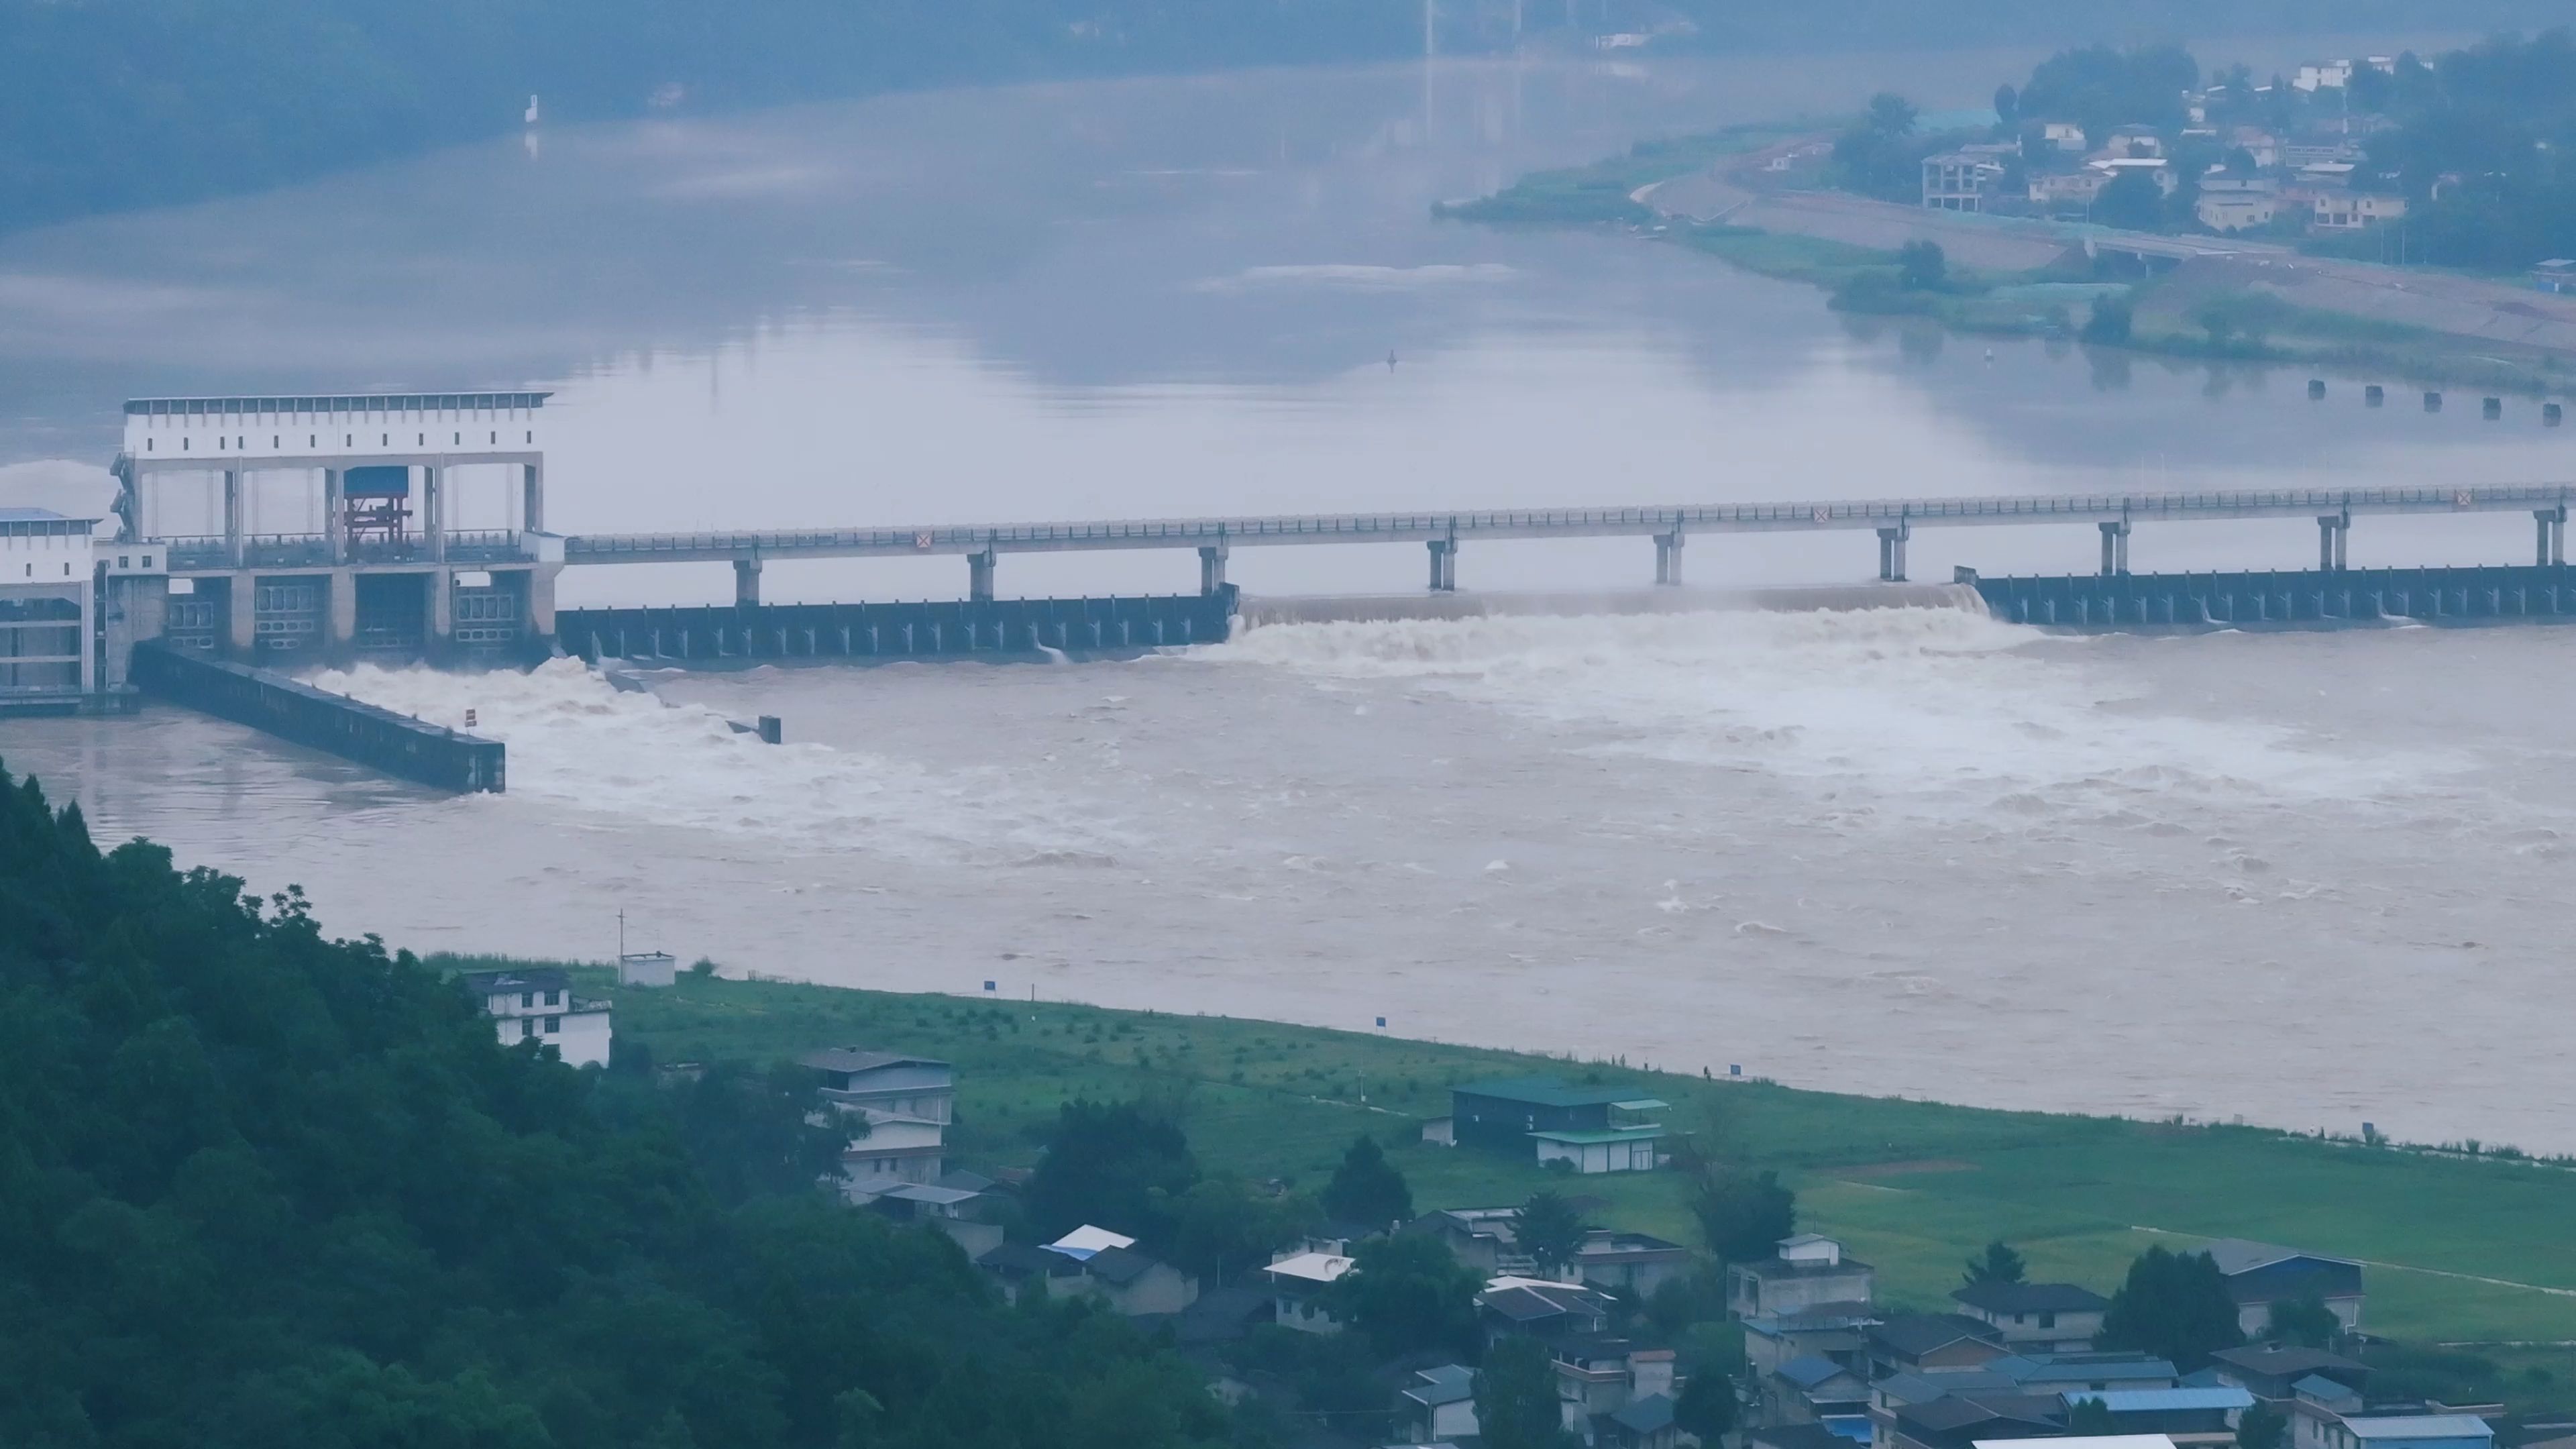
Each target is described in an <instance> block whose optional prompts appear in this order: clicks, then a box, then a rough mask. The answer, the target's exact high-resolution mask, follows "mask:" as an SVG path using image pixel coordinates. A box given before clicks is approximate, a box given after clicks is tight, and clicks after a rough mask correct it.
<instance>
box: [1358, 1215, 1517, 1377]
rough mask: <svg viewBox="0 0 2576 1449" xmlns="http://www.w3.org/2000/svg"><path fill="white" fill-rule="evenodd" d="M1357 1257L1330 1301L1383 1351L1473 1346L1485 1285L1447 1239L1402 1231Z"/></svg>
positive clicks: (1470, 1349) (1387, 1354)
mask: <svg viewBox="0 0 2576 1449" xmlns="http://www.w3.org/2000/svg"><path fill="white" fill-rule="evenodd" d="M1351 1258H1352V1263H1351V1271H1349V1272H1348V1273H1345V1274H1343V1275H1342V1276H1341V1278H1340V1279H1339V1280H1338V1281H1336V1282H1335V1283H1334V1284H1333V1285H1332V1287H1331V1289H1330V1290H1329V1293H1328V1297H1327V1301H1326V1306H1327V1307H1328V1308H1329V1309H1330V1310H1331V1311H1332V1314H1333V1316H1334V1317H1336V1318H1338V1319H1340V1320H1342V1321H1343V1322H1344V1323H1347V1324H1349V1325H1350V1326H1351V1327H1353V1328H1355V1329H1357V1330H1358V1331H1359V1332H1361V1333H1362V1334H1365V1335H1366V1336H1367V1338H1368V1342H1369V1346H1370V1347H1371V1348H1372V1349H1374V1350H1376V1351H1377V1353H1378V1354H1379V1356H1380V1357H1381V1358H1394V1357H1396V1356H1397V1355H1399V1354H1407V1353H1416V1352H1419V1351H1421V1350H1424V1349H1441V1350H1444V1351H1446V1352H1449V1353H1455V1354H1460V1355H1472V1354H1474V1352H1475V1351H1476V1293H1477V1291H1478V1290H1479V1289H1480V1288H1482V1287H1483V1286H1484V1285H1483V1283H1482V1282H1480V1281H1479V1280H1478V1279H1477V1277H1476V1275H1475V1274H1474V1273H1472V1272H1470V1271H1468V1270H1467V1269H1466V1268H1464V1267H1462V1266H1460V1265H1459V1262H1458V1259H1457V1257H1456V1256H1455V1255H1453V1254H1452V1253H1451V1252H1450V1251H1449V1247H1448V1245H1447V1244H1446V1243H1443V1242H1441V1241H1440V1240H1439V1239H1438V1238H1435V1237H1432V1236H1430V1235H1428V1234H1425V1233H1398V1234H1396V1235H1395V1236H1393V1237H1390V1238H1376V1239H1372V1240H1371V1241H1369V1242H1365V1243H1362V1244H1360V1245H1359V1248H1358V1249H1357V1250H1356V1251H1355V1252H1353V1253H1352V1254H1351Z"/></svg>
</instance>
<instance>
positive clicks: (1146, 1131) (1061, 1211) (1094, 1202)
mask: <svg viewBox="0 0 2576 1449" xmlns="http://www.w3.org/2000/svg"><path fill="white" fill-rule="evenodd" d="M1198 1180H1199V1166H1198V1159H1197V1158H1196V1157H1195V1156H1193V1155H1192V1154H1191V1152H1190V1144H1189V1139H1188V1138H1187V1137H1186V1136H1185V1135H1184V1134H1183V1133H1182V1131H1181V1129H1180V1126H1179V1124H1177V1123H1175V1122H1173V1121H1172V1120H1171V1119H1170V1118H1169V1117H1168V1116H1166V1115H1164V1114H1162V1113H1160V1112H1155V1111H1149V1110H1148V1109H1147V1108H1146V1107H1145V1105H1144V1104H1143V1103H1140V1102H1084V1101H1075V1102H1067V1103H1065V1104H1064V1105H1063V1106H1062V1107H1061V1108H1059V1109H1058V1110H1057V1113H1056V1120H1055V1123H1054V1125H1053V1127H1052V1129H1051V1130H1049V1131H1048V1133H1047V1136H1046V1156H1044V1157H1042V1158H1040V1159H1039V1160H1038V1166H1037V1170H1036V1171H1035V1172H1034V1173H1031V1174H1030V1176H1029V1185H1028V1191H1027V1193H1026V1194H1025V1196H1026V1198H1027V1201H1028V1208H1029V1226H1030V1228H1031V1230H1032V1231H1034V1232H1035V1233H1037V1235H1038V1236H1039V1237H1040V1238H1041V1239H1044V1240H1050V1241H1051V1240H1053V1239H1055V1238H1057V1237H1061V1236H1062V1235H1064V1234H1065V1233H1069V1232H1071V1231H1073V1230H1074V1229H1075V1228H1078V1227H1081V1226H1082V1225H1083V1224H1085V1223H1090V1224H1094V1225H1096V1226H1099V1227H1104V1228H1108V1229H1110V1230H1111V1231H1113V1232H1121V1233H1127V1234H1129V1235H1131V1236H1134V1237H1138V1238H1142V1239H1145V1240H1147V1241H1148V1242H1151V1243H1157V1244H1164V1245H1168V1244H1169V1243H1170V1242H1171V1240H1172V1235H1173V1232H1174V1229H1175V1228H1176V1227H1177V1225H1178V1221H1177V1219H1178V1203H1179V1199H1180V1198H1181V1196H1182V1195H1183V1194H1184V1193H1187V1192H1188V1191H1189V1190H1190V1188H1191V1187H1192V1186H1193V1185H1195V1184H1196V1183H1197V1182H1198Z"/></svg>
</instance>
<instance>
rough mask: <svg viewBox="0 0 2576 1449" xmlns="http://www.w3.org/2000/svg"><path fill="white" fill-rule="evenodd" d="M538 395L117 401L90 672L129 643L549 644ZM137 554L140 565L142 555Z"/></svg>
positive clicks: (114, 673)
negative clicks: (103, 572)
mask: <svg viewBox="0 0 2576 1449" xmlns="http://www.w3.org/2000/svg"><path fill="white" fill-rule="evenodd" d="M548 396H550V394H547V393H542V392H467V393H398V394H342V395H338V396H328V397H205V398H136V399H133V400H131V401H128V402H127V403H126V405H125V436H124V441H123V445H122V447H121V448H120V449H119V451H118V453H117V457H116V462H115V465H114V470H115V473H116V478H117V483H118V491H117V501H116V517H117V529H116V534H115V539H114V541H113V543H107V542H102V543H100V544H99V548H100V550H101V552H102V554H105V555H109V556H110V562H111V564H112V563H113V562H114V559H115V558H119V557H122V558H127V559H129V560H132V561H137V562H134V563H132V564H131V565H130V567H129V569H127V570H125V571H118V570H115V569H113V568H111V569H110V570H109V574H108V577H107V579H106V588H105V590H104V593H103V598H102V600H101V609H102V619H101V622H102V626H103V628H102V632H103V634H104V636H105V637H104V640H103V644H104V648H103V649H102V650H101V651H100V656H101V657H100V659H99V661H98V667H99V669H100V670H101V673H100V674H99V676H98V680H97V682H98V684H99V686H100V687H102V688H106V689H111V690H112V689H116V688H118V687H120V686H122V685H123V684H124V683H125V680H124V678H123V674H124V669H125V664H124V662H123V661H125V660H126V658H127V656H128V655H129V654H130V653H131V652H132V646H133V645H134V644H135V643H137V642H140V641H143V640H149V639H159V640H161V641H163V642H164V643H165V644H166V645H168V646H169V647H171V648H173V649H177V650H182V651H187V652H193V653H199V654H204V655H209V656H213V657H219V658H225V659H232V660H237V661H241V662H244V663H273V664H294V663H302V662H305V661H307V660H313V659H321V658H333V659H345V658H352V657H366V656H370V655H375V656H381V657H388V658H400V659H412V658H423V657H425V658H429V659H432V660H444V659H450V658H460V657H461V658H470V657H473V656H476V655H487V656H492V657H496V658H497V657H502V656H512V655H517V654H520V653H521V652H523V651H524V650H525V649H527V648H529V647H531V646H535V645H538V644H540V643H542V642H543V641H546V640H549V639H551V637H552V635H553V633H554V593H555V576H556V575H557V574H558V573H559V572H561V570H562V568H563V540H562V539H561V538H560V537H558V536H556V535H554V534H551V533H548V532H546V528H545V516H546V515H545V451H544V441H545V432H544V421H543V416H542V414H543V409H544V406H545V401H546V399H547V397H548ZM146 558H148V559H151V560H152V561H153V562H152V563H151V565H150V566H148V567H146V566H143V565H141V564H140V563H139V561H140V560H142V559H146Z"/></svg>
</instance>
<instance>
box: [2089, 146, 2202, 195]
mask: <svg viewBox="0 0 2576 1449" xmlns="http://www.w3.org/2000/svg"><path fill="white" fill-rule="evenodd" d="M2084 165H2085V168H2086V169H2087V170H2090V171H2094V172H2098V173H2100V175H2101V176H2102V184H2103V186H2104V187H2106V188H2107V187H2109V186H2110V185H2111V184H2112V183H2113V182H2116V181H2118V180H2119V179H2120V178H2121V177H2122V176H2125V175H2127V174H2128V173H2130V172H2132V171H2143V172H2145V173H2146V174H2147V175H2149V176H2152V177H2154V178H2155V182H2156V189H2157V190H2158V191H2161V192H2163V193H2164V194H2165V195H2167V196H2171V195H2173V194H2174V192H2175V190H2176V189H2177V188H2179V187H2180V186H2181V185H2182V183H2181V182H2180V181H2177V180H2176V179H2175V178H2174V174H2173V167H2172V166H2171V165H2170V164H2168V163H2167V162H2166V161H2165V159H2164V158H2163V157H2161V156H2130V157H2119V156H2105V157H2098V158H2096V159H2094V160H2091V161H2087V162H2085V163H2084ZM2096 194H2097V195H2098V194H2099V193H2096Z"/></svg>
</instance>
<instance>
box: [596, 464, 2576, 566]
mask: <svg viewBox="0 0 2576 1449" xmlns="http://www.w3.org/2000/svg"><path fill="white" fill-rule="evenodd" d="M2571 498H2576V483H2531V484H2489V485H2482V486H2475V487H2449V488H2352V489H2315V488H2283V489H2251V490H2242V491H2235V492H2200V493H2189V492H2176V493H2067V494H1998V495H1992V496H1987V497H1962V498H1881V499H1862V500H1817V501H1809V502H1784V503H1727V504H1703V505H1691V506H1674V507H1639V508H1540V509H1517V510H1503V511H1451V512H1417V513H1339V514H1306V515H1272V516H1244V517H1211V518H1178V519H1171V518H1167V519H1124V520H1115V519H1113V520H1100V521H1094V522H1065V523H1012V524H995V525H971V526H970V525H941V526H937V527H927V528H836V529H806V530H776V531H759V530H745V531H738V532H716V533H587V534H574V535H569V536H567V537H566V538H565V539H564V545H563V546H564V562H565V563H567V564H615V563H679V562H689V561H715V560H724V559H733V560H759V559H793V558H864V557H888V558H892V557H903V556H908V555H920V554H970V555H972V554H984V555H990V554H993V553H1048V552H1069V551H1085V550H1117V549H1156V548H1202V549H1206V548H1230V547H1234V546H1244V547H1253V546H1262V545H1287V544H1360V543H1439V542H1449V543H1454V542H1457V541H1460V540H1465V539H1471V538H1472V539H1521V538H1607V537H1622V536H1629V537H1646V536H1658V535H1677V534H1678V535H1687V534H1690V533H1730V532H1738V533H1740V532H1789V531H1808V532H1812V531H1816V530H1828V529H1878V530H1897V531H1900V532H1904V531H1910V530H1912V529H1914V528H1933V527H1960V526H1981V525H1983V526H2009V525H2030V524H2051V523H2054V524H2076V525H2082V524H2088V523H2089V524H2100V525H2106V526H2126V525H2130V524H2137V523H2151V522H2197V521H2216V520H2223V519H2238V518H2327V517H2333V518H2342V519H2350V518H2354V517H2360V516H2367V515H2391V514H2421V513H2500V512H2510V511H2517V510H2523V509H2531V510H2543V509H2560V510H2563V509H2564V508H2565V507H2566V506H2567V504H2568V502H2569V501H2570V499H2571Z"/></svg>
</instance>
